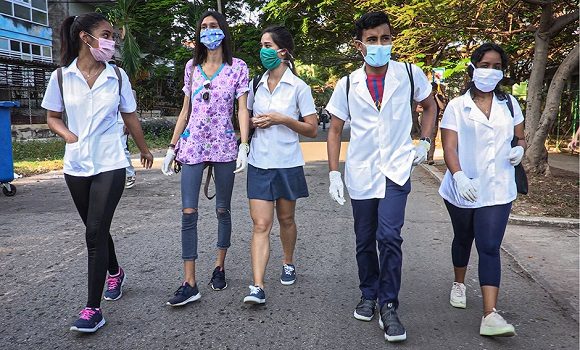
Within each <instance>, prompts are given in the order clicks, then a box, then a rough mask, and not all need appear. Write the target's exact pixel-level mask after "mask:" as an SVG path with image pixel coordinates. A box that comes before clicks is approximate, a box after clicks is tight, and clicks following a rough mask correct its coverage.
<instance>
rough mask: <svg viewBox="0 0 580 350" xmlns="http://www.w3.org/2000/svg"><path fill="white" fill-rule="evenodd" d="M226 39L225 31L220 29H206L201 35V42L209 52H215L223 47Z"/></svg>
mask: <svg viewBox="0 0 580 350" xmlns="http://www.w3.org/2000/svg"><path fill="white" fill-rule="evenodd" d="M225 37H226V35H225V34H224V32H223V30H221V29H219V28H213V29H204V30H202V31H201V33H200V34H199V41H201V43H202V44H204V45H205V47H207V48H208V49H209V50H215V49H217V48H218V47H219V46H220V45H221V43H222V40H224V38H225Z"/></svg>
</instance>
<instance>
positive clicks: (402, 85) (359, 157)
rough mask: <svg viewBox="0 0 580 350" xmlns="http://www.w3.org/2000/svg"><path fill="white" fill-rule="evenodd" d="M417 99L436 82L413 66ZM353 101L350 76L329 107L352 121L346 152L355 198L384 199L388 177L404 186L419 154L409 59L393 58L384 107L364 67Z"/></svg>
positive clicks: (356, 77) (354, 79)
mask: <svg viewBox="0 0 580 350" xmlns="http://www.w3.org/2000/svg"><path fill="white" fill-rule="evenodd" d="M412 72H413V80H414V84H415V91H413V99H414V100H415V101H419V102H420V101H423V100H424V99H426V98H427V97H428V96H429V94H430V93H431V84H430V83H429V81H428V80H427V77H426V76H425V74H424V73H423V71H421V69H420V68H419V67H417V66H415V65H412ZM350 84H351V86H350V92H349V97H348V106H347V98H346V77H343V78H342V79H341V80H340V81H339V82H338V84H337V85H336V88H335V90H334V93H333V94H332V97H331V98H330V101H329V102H328V105H327V106H326V109H327V110H328V111H329V112H330V113H331V114H333V115H335V116H336V117H338V118H340V119H342V120H344V121H347V120H350V130H351V131H350V143H349V146H348V151H347V155H346V166H345V184H346V187H347V189H348V193H349V195H350V198H352V199H371V198H384V197H385V191H386V180H385V177H387V178H389V179H390V180H392V181H393V182H395V183H397V184H398V185H400V186H403V185H404V184H405V183H406V182H407V180H408V179H409V177H410V174H411V166H412V163H413V158H414V156H415V151H414V146H413V142H412V140H411V136H410V134H411V128H412V125H413V121H412V116H411V102H410V99H411V83H410V80H409V75H408V74H407V70H406V68H405V64H404V63H401V62H396V61H390V62H389V68H388V70H387V74H386V76H385V84H384V91H383V99H382V105H381V110H380V111H379V110H378V109H377V107H376V105H375V103H374V101H373V99H372V97H371V94H370V92H369V89H368V87H367V84H366V73H365V71H364V66H363V67H362V68H359V69H357V70H356V71H354V72H352V73H351V75H350Z"/></svg>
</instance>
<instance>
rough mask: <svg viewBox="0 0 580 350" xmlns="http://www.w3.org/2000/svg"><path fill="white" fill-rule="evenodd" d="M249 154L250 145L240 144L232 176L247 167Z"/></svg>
mask: <svg viewBox="0 0 580 350" xmlns="http://www.w3.org/2000/svg"><path fill="white" fill-rule="evenodd" d="M249 152H250V145H248V144H247V143H240V147H238V159H236V170H234V174H236V173H239V172H240V171H243V170H244V169H246V168H247V167H248V153H249Z"/></svg>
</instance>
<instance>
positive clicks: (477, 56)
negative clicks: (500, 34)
mask: <svg viewBox="0 0 580 350" xmlns="http://www.w3.org/2000/svg"><path fill="white" fill-rule="evenodd" d="M488 51H495V52H497V53H499V56H500V57H501V69H502V70H503V71H505V70H506V69H507V65H508V56H507V54H506V53H505V51H504V50H503V49H502V48H501V46H499V45H498V44H494V43H485V44H482V45H481V46H480V47H478V48H477V49H475V51H473V53H472V54H471V65H468V66H467V74H468V75H469V78H470V79H472V80H471V81H470V82H469V83H468V84H467V86H466V87H465V89H464V90H463V93H466V92H467V91H469V90H470V89H471V88H473V87H475V83H474V82H473V70H474V68H473V67H475V66H476V64H477V63H479V62H480V61H481V59H482V58H483V56H484V55H485V53H486V52H488ZM472 65H473V66H472ZM493 93H494V94H495V95H496V96H497V98H498V99H500V100H505V99H506V98H507V94H506V93H505V92H503V91H502V90H501V81H500V82H499V83H498V84H497V85H496V86H495V89H494V90H493Z"/></svg>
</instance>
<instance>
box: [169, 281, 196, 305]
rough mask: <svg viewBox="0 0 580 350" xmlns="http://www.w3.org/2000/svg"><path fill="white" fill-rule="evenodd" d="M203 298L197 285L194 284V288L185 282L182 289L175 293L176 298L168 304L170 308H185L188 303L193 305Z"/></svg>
mask: <svg viewBox="0 0 580 350" xmlns="http://www.w3.org/2000/svg"><path fill="white" fill-rule="evenodd" d="M199 298H201V294H200V293H199V290H198V289H197V284H194V285H193V287H192V286H190V285H189V283H187V282H183V284H182V285H181V287H179V288H178V289H177V291H176V292H175V296H174V297H173V298H171V299H169V301H168V302H167V305H169V306H183V305H185V304H187V303H191V302H192V301H196V300H199Z"/></svg>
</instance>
